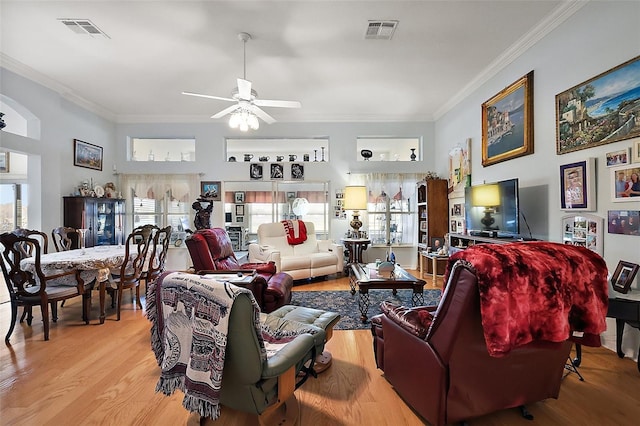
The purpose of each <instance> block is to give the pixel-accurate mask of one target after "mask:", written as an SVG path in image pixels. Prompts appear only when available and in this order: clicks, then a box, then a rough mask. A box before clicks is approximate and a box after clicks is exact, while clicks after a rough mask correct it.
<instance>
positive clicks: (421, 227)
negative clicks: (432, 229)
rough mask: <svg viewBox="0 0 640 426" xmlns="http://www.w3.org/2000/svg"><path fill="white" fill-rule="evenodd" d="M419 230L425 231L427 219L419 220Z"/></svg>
mask: <svg viewBox="0 0 640 426" xmlns="http://www.w3.org/2000/svg"><path fill="white" fill-rule="evenodd" d="M420 230H421V231H422V232H427V221H426V220H421V221H420Z"/></svg>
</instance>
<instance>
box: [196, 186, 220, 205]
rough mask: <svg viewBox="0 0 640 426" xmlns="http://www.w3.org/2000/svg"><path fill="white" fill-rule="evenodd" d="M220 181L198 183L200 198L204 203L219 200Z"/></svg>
mask: <svg viewBox="0 0 640 426" xmlns="http://www.w3.org/2000/svg"><path fill="white" fill-rule="evenodd" d="M220 192H221V188H220V181H202V182H200V198H201V199H202V200H205V201H220V200H221V194H220Z"/></svg>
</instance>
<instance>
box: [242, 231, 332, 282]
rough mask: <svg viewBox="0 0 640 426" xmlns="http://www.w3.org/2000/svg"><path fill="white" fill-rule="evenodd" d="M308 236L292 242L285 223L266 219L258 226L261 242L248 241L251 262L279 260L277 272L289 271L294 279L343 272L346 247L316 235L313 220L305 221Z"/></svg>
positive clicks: (259, 240) (276, 261) (277, 261)
mask: <svg viewBox="0 0 640 426" xmlns="http://www.w3.org/2000/svg"><path fill="white" fill-rule="evenodd" d="M304 224H305V227H306V228H307V240H306V241H305V242H303V243H302V244H298V245H293V246H292V245H289V243H288V242H287V235H286V233H285V230H284V225H283V224H282V223H280V222H278V223H265V224H262V225H260V226H259V227H258V242H257V243H253V244H250V245H249V262H269V261H274V262H275V263H276V270H277V271H278V272H286V273H287V274H289V275H291V277H292V278H293V279H294V280H301V279H305V278H312V277H321V276H324V275H329V274H336V273H342V271H343V270H344V247H343V246H341V245H340V244H335V243H333V242H332V241H329V240H318V239H316V232H315V227H314V225H313V223H312V222H304Z"/></svg>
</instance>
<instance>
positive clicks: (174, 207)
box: [132, 192, 191, 242]
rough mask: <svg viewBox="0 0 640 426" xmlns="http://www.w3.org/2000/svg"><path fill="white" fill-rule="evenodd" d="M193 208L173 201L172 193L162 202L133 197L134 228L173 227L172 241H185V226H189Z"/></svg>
mask: <svg viewBox="0 0 640 426" xmlns="http://www.w3.org/2000/svg"><path fill="white" fill-rule="evenodd" d="M190 209H191V206H190V205H189V203H185V202H181V201H179V200H173V199H171V197H170V193H169V192H167V194H166V196H165V197H164V198H163V199H161V200H154V199H151V198H139V197H135V196H134V197H133V226H132V228H137V227H138V226H142V225H156V226H159V227H161V228H164V227H165V226H168V225H170V226H171V232H172V235H171V240H172V242H174V241H175V240H176V239H181V240H184V237H185V234H186V232H185V231H186V227H185V225H187V227H188V224H189V214H190Z"/></svg>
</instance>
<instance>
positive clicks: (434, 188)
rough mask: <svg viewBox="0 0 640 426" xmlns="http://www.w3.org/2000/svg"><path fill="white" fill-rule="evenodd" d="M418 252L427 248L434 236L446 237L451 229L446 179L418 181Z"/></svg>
mask: <svg viewBox="0 0 640 426" xmlns="http://www.w3.org/2000/svg"><path fill="white" fill-rule="evenodd" d="M416 192H417V198H418V200H417V201H418V253H420V251H423V250H426V249H427V247H428V246H429V243H430V241H431V239H432V238H444V235H445V234H446V233H447V232H448V230H449V223H448V220H449V212H448V210H449V199H448V198H447V181H446V179H430V180H426V181H420V182H418V183H417V190H416Z"/></svg>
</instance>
